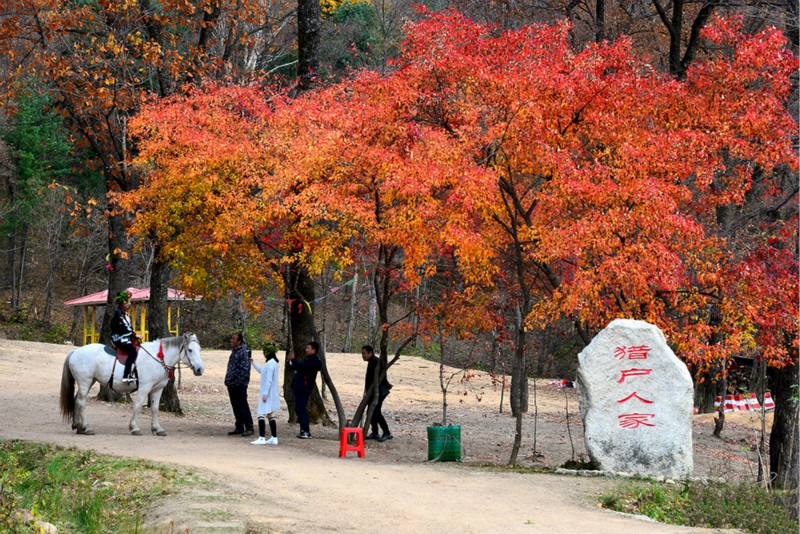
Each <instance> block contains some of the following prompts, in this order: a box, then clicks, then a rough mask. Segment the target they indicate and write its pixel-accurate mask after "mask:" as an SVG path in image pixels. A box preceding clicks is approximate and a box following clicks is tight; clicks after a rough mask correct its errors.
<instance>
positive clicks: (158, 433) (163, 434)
mask: <svg viewBox="0 0 800 534" xmlns="http://www.w3.org/2000/svg"><path fill="white" fill-rule="evenodd" d="M153 434H155V435H156V436H166V435H167V432H166V431H164V430H153Z"/></svg>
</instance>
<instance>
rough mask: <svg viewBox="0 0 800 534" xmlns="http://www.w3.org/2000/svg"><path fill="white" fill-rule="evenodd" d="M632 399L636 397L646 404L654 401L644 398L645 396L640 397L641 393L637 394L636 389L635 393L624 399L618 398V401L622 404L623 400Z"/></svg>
mask: <svg viewBox="0 0 800 534" xmlns="http://www.w3.org/2000/svg"><path fill="white" fill-rule="evenodd" d="M631 399H636V400H638V401H641V402H643V403H644V404H653V401H651V400H647V399H643V398H642V397H640V396H639V395H638V394H637V393H636V392H635V391H634V392H633V393H631V394H630V395H628V396H627V397H625V398H624V399H620V400H618V401H617V402H618V403H619V404H622V403H623V402H628V401H629V400H631Z"/></svg>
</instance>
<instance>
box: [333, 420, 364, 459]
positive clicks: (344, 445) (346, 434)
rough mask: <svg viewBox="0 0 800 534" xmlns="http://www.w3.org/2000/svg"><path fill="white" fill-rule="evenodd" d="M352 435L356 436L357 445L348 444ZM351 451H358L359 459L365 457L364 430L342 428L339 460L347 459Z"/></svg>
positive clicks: (359, 428)
mask: <svg viewBox="0 0 800 534" xmlns="http://www.w3.org/2000/svg"><path fill="white" fill-rule="evenodd" d="M351 434H355V435H356V444H355V445H350V444H349V443H348V442H349V441H350V435H351ZM349 451H356V452H357V453H358V457H359V458H363V457H364V429H362V428H361V427H358V428H353V427H344V428H342V433H341V435H340V436H339V458H344V457H346V456H347V453H348V452H349Z"/></svg>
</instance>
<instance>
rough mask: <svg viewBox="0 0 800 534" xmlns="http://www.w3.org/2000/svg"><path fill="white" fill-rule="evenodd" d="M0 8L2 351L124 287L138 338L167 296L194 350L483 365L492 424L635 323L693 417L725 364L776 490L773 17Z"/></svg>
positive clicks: (792, 49) (612, 8) (788, 328)
mask: <svg viewBox="0 0 800 534" xmlns="http://www.w3.org/2000/svg"><path fill="white" fill-rule="evenodd" d="M451 8H455V9H457V10H458V12H456V11H451V10H450V9H451ZM2 9H3V12H2V18H0V47H1V49H2V55H0V58H2V59H0V83H1V84H2V85H0V87H1V88H2V95H3V109H4V114H3V117H2V121H3V122H2V140H3V144H2V145H1V146H0V179H2V181H3V193H2V204H0V214H2V219H3V222H2V234H1V235H0V240H2V243H3V244H2V246H0V249H1V251H2V256H3V257H2V265H3V267H2V273H0V274H2V280H0V291H2V292H3V299H2V309H1V310H0V313H1V315H0V321H2V322H1V323H0V325H1V326H0V327H1V328H2V331H3V333H4V335H7V336H9V337H15V338H20V339H38V340H44V341H51V342H61V341H64V340H73V341H75V340H76V337H79V336H78V329H79V325H80V317H79V316H78V310H74V311H73V310H67V309H64V308H63V307H62V306H61V305H60V303H61V302H62V301H64V300H68V299H70V298H74V297H78V296H82V295H84V294H87V293H91V292H94V291H99V290H103V289H109V290H110V294H111V295H112V296H113V295H114V294H116V293H117V292H118V291H119V290H121V289H123V288H126V287H150V288H151V295H152V300H151V304H150V310H149V316H150V331H151V336H152V337H157V336H158V335H163V334H165V333H166V330H165V320H164V316H165V310H166V306H165V298H166V287H167V286H168V285H175V286H177V287H178V288H180V289H184V290H186V291H188V292H189V293H190V294H202V295H203V297H204V298H203V300H202V301H200V302H195V303H192V304H191V305H188V306H186V307H185V308H184V310H183V315H182V318H181V328H182V330H184V331H194V332H197V333H200V335H201V339H202V342H203V344H204V346H213V347H222V346H224V343H225V340H226V339H227V338H228V336H229V334H230V332H231V331H232V330H234V329H240V328H241V329H243V330H245V331H246V333H247V336H248V339H250V340H251V343H253V344H255V345H258V344H259V343H260V342H261V341H262V340H263V339H266V338H271V339H275V340H277V341H278V342H280V343H282V344H284V345H287V346H288V345H291V346H293V347H294V348H295V351H296V352H298V353H299V352H300V351H299V350H298V347H299V346H300V345H301V344H302V343H304V342H305V341H306V340H308V339H310V338H311V337H319V338H321V339H322V340H324V343H325V345H326V346H327V347H329V349H330V350H342V351H351V350H357V349H358V348H359V346H360V345H361V344H363V343H371V344H374V345H376V346H378V347H379V348H380V353H381V356H382V363H383V369H384V370H385V369H386V367H387V366H388V365H390V361H389V356H390V355H391V354H392V353H395V354H399V353H400V351H401V350H405V351H416V352H417V353H422V354H426V355H429V356H431V357H434V358H438V359H447V361H448V363H449V364H451V365H456V366H463V367H480V368H483V369H487V370H490V371H492V372H495V373H497V374H498V375H505V374H509V375H511V377H512V390H511V399H512V410H513V411H514V413H515V414H517V415H518V414H520V413H522V412H524V411H525V410H527V398H525V392H526V391H527V386H526V381H527V377H528V376H529V375H536V376H554V377H571V376H572V373H573V371H574V369H575V366H576V364H577V360H576V355H577V353H578V352H579V351H580V350H581V349H582V347H583V346H585V344H586V343H588V341H589V340H590V339H591V337H592V336H593V335H594V334H595V333H596V332H597V331H599V329H600V328H602V327H603V326H605V324H607V322H608V321H609V320H610V319H613V318H614V317H618V316H625V317H632V318H638V319H645V320H649V321H651V322H654V323H655V324H657V325H659V326H660V327H661V328H662V329H663V330H664V331H665V332H666V333H667V334H668V336H669V337H670V339H671V340H673V342H674V344H675V349H676V353H678V354H679V356H681V357H682V358H684V359H685V360H686V361H687V363H689V364H690V366H691V368H692V370H693V374H694V377H695V381H696V384H697V388H696V389H697V395H696V396H697V402H696V404H697V405H698V407H699V409H700V410H701V411H710V410H711V409H713V400H714V398H715V396H716V395H718V394H721V393H724V392H726V391H728V389H729V388H730V387H731V386H732V384H731V380H733V378H734V377H733V375H731V370H732V368H733V367H735V366H739V365H741V364H742V363H744V362H748V363H751V364H753V365H748V366H747V368H748V370H749V371H748V373H747V375H746V376H745V377H744V378H743V379H742V382H743V383H742V384H737V385H740V386H741V387H745V388H747V389H752V390H754V391H758V392H759V393H763V391H764V389H765V388H766V387H769V388H770V389H771V390H772V391H773V396H774V397H775V401H776V405H777V410H776V417H775V426H774V428H773V433H772V439H773V440H774V444H775V445H774V446H773V447H772V450H771V458H772V455H773V454H774V458H772V462H773V463H772V465H771V470H772V472H773V473H775V476H776V479H775V480H776V481H783V483H784V484H785V483H787V482H786V481H794V483H796V480H797V464H798V462H797V440H792V439H791V437H792V436H795V435H796V433H797V428H796V420H797V417H796V413H797V402H796V384H797V257H798V252H797V192H798V185H797V175H796V172H797V161H796V130H797V128H796V122H794V117H796V116H797V77H796V53H797V49H798V18H797V6H796V4H795V3H794V2H791V1H787V2H785V3H780V2H778V3H762V2H756V1H754V2H745V3H739V2H737V3H735V4H734V3H728V2H725V1H704V2H683V1H680V0H678V1H674V2H672V3H666V4H662V3H661V2H660V1H659V0H654V1H652V2H645V1H635V2H633V3H616V2H606V1H605V0H597V1H595V2H579V1H570V2H569V3H563V2H547V1H542V2H535V3H529V4H519V3H516V2H489V3H486V2H474V3H473V2H433V3H427V4H426V5H425V8H424V9H421V8H417V7H415V6H414V5H412V4H411V3H405V2H400V1H398V2H377V1H376V2H345V3H339V2H322V3H319V2H316V1H314V2H308V1H301V2H299V3H298V4H294V3H280V2H270V3H267V2H260V1H257V0H239V1H236V2H224V1H213V0H208V1H197V2H174V3H173V2H161V3H159V4H158V5H156V4H152V3H150V2H149V1H147V0H140V1H129V2H104V1H97V2H93V1H89V2H61V1H55V0H50V1H42V2H31V1H22V0H12V1H10V2H7V3H6V5H5V7H4V8H2ZM431 13H441V15H439V16H432V15H431ZM462 13H463V15H462ZM730 15H734V16H736V17H738V18H733V19H718V21H717V22H713V21H714V20H715V17H718V16H719V17H722V16H730ZM563 21H568V22H569V24H564V23H563ZM409 23H411V26H408V24H409ZM484 24H488V25H490V26H484ZM531 24H545V25H546V26H536V27H534V28H533V29H531V27H530V26H529V25H531ZM773 28H776V29H773ZM704 30H707V31H706V32H705V33H704ZM445 36H446V37H447V39H446V38H445ZM442 43H445V44H444V45H443V44H442ZM360 69H369V72H367V73H363V72H360ZM693 69H694V70H693ZM597 80H601V81H602V82H603V83H604V84H605V85H604V90H603V91H598V90H597V83H598V82H597ZM544 81H547V82H548V83H550V85H548V83H544ZM254 82H257V83H254ZM605 87H607V88H608V90H607V91H606V89H605ZM516 90H518V93H516V94H515V93H514V91H516ZM524 91H528V92H527V93H524ZM386 95H391V98H387V97H386ZM476 95H477V96H476ZM526 97H527V98H533V99H534V100H532V102H535V104H536V105H534V106H527V107H526V106H524V105H519V102H520V101H523V102H524V101H525V98H526ZM515 99H516V100H515ZM537 114H538V115H537ZM542 116H544V117H545V119H542ZM548 121H549V122H548ZM542 125H544V126H548V125H549V126H550V127H551V128H550V130H548V129H547V128H545V127H544V126H542ZM553 126H557V127H555V128H553ZM517 128H519V130H516V133H514V134H513V135H512V132H515V129H517ZM537 128H539V129H537ZM131 132H133V133H135V134H136V135H133V136H132V135H131ZM531 139H536V140H537V141H539V144H537V145H536V146H534V144H533V143H531V142H530V140H531ZM637 140H638V141H644V140H646V141H647V142H637ZM265 147H267V148H268V149H265ZM561 152H563V153H564V154H568V155H569V156H570V158H567V159H562V156H560V155H559V154H560V153H561ZM256 154H259V155H263V157H261V158H257V157H255V155H256ZM276 162H279V163H276ZM353 169H355V171H353ZM265 177H268V178H269V179H268V180H264V178H265ZM354 177H355V180H354V179H353V178H354ZM575 177H578V178H579V179H578V180H572V178H575ZM490 188H491V190H492V191H496V195H494V196H491V195H487V194H486V192H487V191H489V190H490ZM487 197H488V198H487ZM575 243H579V245H580V246H579V247H576V246H575ZM645 259H646V261H645ZM108 308H109V309H110V306H109V307H108ZM108 320H109V315H108V310H107V313H106V316H105V317H104V321H103V328H102V330H103V335H104V336H105V335H106V334H107V325H108ZM390 349H391V351H390ZM734 363H735V364H736V365H735V366H734V365H733V364H734ZM767 380H769V383H768V384H767ZM793 387H795V389H793ZM334 393H335V391H334ZM365 400H367V399H366V398H365ZM362 404H364V403H362ZM365 408H366V406H362V407H360V409H359V410H362V409H365ZM357 415H358V417H355V419H359V418H360V415H361V414H360V412H359V413H358V414H357ZM340 419H341V414H340ZM720 419H721V420H722V421H724V419H723V418H720ZM721 430H722V427H721V426H720V431H721ZM519 434H520V433H519V431H518V436H519ZM786 445H788V448H786V447H785V446H786ZM516 446H517V449H518V446H519V444H518V443H516ZM512 460H513V458H512ZM779 483H781V482H779ZM789 483H790V484H791V482H789Z"/></svg>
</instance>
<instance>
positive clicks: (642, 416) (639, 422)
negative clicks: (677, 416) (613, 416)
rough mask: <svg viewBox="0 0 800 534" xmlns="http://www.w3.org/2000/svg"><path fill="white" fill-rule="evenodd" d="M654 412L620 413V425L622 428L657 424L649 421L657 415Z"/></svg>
mask: <svg viewBox="0 0 800 534" xmlns="http://www.w3.org/2000/svg"><path fill="white" fill-rule="evenodd" d="M655 416H656V414H654V413H624V414H622V415H618V416H617V419H619V426H621V427H622V428H639V427H640V426H650V427H653V426H656V425H655V423H648V422H647V420H648V419H652V418H653V417H655Z"/></svg>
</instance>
